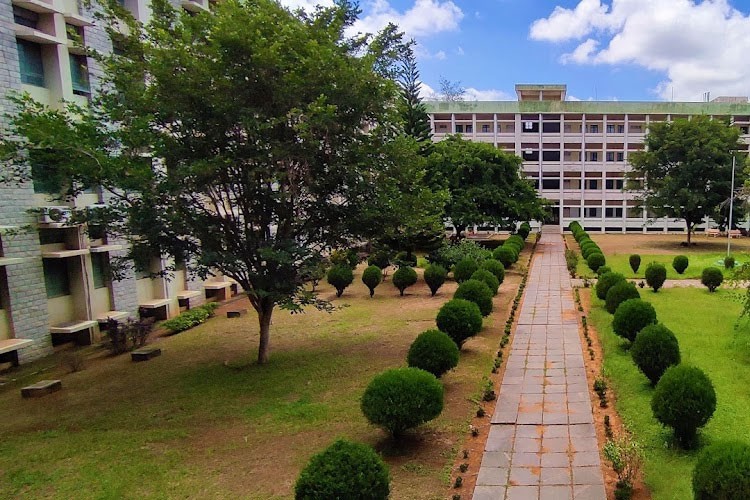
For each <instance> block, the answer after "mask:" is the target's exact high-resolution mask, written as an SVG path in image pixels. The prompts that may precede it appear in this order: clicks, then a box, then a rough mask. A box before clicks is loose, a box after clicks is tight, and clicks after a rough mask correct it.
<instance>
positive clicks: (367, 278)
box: [362, 265, 383, 297]
mask: <svg viewBox="0 0 750 500" xmlns="http://www.w3.org/2000/svg"><path fill="white" fill-rule="evenodd" d="M382 281H383V271H382V270H381V269H380V268H379V267H378V266H374V265H373V266H369V267H368V268H367V269H365V270H364V271H363V272H362V283H364V284H365V286H367V288H368V289H369V290H370V297H372V296H373V295H375V288H376V287H377V286H378V285H379V284H380V283H381V282H382Z"/></svg>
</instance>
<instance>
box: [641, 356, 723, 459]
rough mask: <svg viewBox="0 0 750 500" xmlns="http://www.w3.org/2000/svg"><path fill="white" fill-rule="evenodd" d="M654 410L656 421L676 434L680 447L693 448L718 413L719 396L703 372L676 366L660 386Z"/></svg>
mask: <svg viewBox="0 0 750 500" xmlns="http://www.w3.org/2000/svg"><path fill="white" fill-rule="evenodd" d="M651 409H652V410H653V412H654V416H655V417H656V420H658V421H659V422H661V423H662V424H664V425H666V426H667V427H671V428H672V429H673V430H674V435H675V438H676V439H677V441H678V443H679V444H680V445H681V446H683V447H685V448H689V447H691V446H693V445H694V444H695V436H696V432H697V430H698V429H699V428H700V427H703V426H704V425H706V423H707V422H708V421H709V420H710V419H711V416H712V415H713V414H714V411H715V410H716V392H715V391H714V386H713V384H711V380H709V378H708V377H707V376H706V374H705V373H703V371H702V370H701V369H700V368H696V367H694V366H686V365H677V366H672V367H670V368H667V371H665V372H664V375H662V376H661V379H659V383H658V384H656V390H655V391H654V395H653V397H652V398H651Z"/></svg>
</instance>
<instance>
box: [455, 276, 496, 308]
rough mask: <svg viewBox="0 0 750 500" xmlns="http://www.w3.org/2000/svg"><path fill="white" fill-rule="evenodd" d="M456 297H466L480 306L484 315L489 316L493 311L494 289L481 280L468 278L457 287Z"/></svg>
mask: <svg viewBox="0 0 750 500" xmlns="http://www.w3.org/2000/svg"><path fill="white" fill-rule="evenodd" d="M453 298H454V299H465V300H470V301H471V302H474V303H475V304H476V305H478V306H479V310H480V311H481V313H482V316H488V315H489V314H490V313H491V312H492V290H490V287H488V286H487V285H486V284H484V283H483V282H481V281H479V280H475V279H470V280H466V281H464V282H463V283H461V284H460V285H458V288H457V289H456V293H454V294H453Z"/></svg>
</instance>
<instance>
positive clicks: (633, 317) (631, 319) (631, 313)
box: [612, 299, 656, 342]
mask: <svg viewBox="0 0 750 500" xmlns="http://www.w3.org/2000/svg"><path fill="white" fill-rule="evenodd" d="M655 323H656V310H655V309H654V306H652V305H651V304H649V303H648V302H646V301H645V300H641V299H628V300H626V301H625V302H622V303H621V304H620V305H619V306H617V310H615V317H614V318H613V319H612V330H614V332H615V333H616V334H617V335H619V336H620V337H623V338H626V339H628V340H629V341H631V342H632V341H634V340H635V336H636V335H637V334H638V332H640V331H641V330H642V329H644V328H645V327H647V326H648V325H653V324H655Z"/></svg>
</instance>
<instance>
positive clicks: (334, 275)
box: [327, 264, 354, 297]
mask: <svg viewBox="0 0 750 500" xmlns="http://www.w3.org/2000/svg"><path fill="white" fill-rule="evenodd" d="M327 279H328V283H330V284H331V286H333V287H334V288H335V289H336V297H341V294H343V293H344V290H346V287H348V286H349V285H351V284H352V281H354V273H352V268H351V267H349V266H348V265H344V264H336V265H334V266H333V267H332V268H331V269H329V270H328V277H327Z"/></svg>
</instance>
